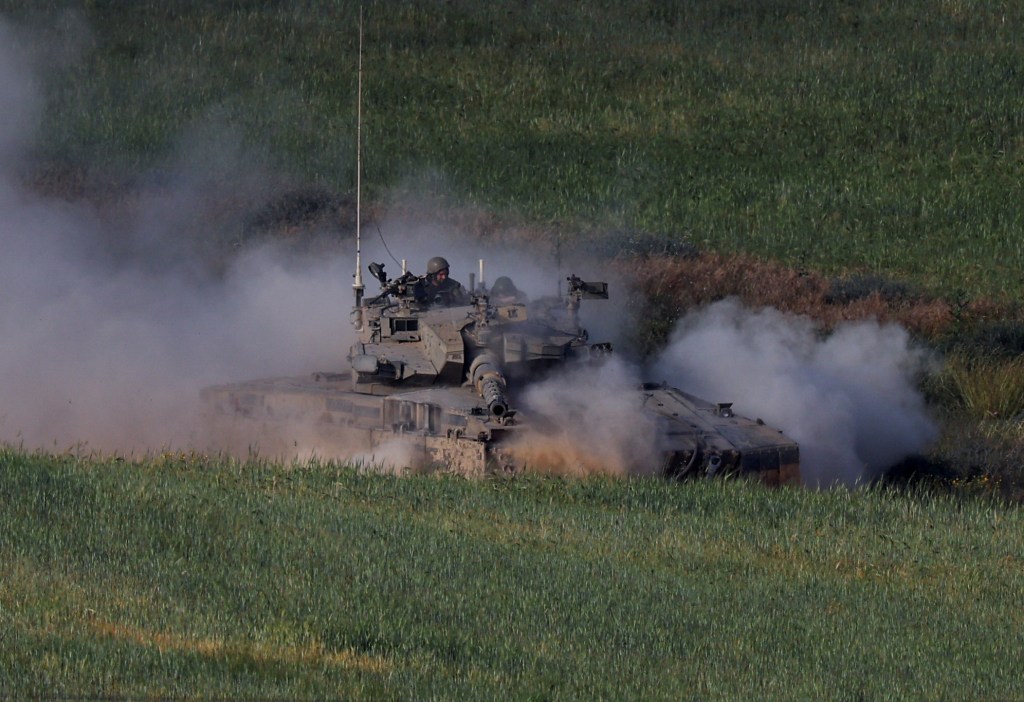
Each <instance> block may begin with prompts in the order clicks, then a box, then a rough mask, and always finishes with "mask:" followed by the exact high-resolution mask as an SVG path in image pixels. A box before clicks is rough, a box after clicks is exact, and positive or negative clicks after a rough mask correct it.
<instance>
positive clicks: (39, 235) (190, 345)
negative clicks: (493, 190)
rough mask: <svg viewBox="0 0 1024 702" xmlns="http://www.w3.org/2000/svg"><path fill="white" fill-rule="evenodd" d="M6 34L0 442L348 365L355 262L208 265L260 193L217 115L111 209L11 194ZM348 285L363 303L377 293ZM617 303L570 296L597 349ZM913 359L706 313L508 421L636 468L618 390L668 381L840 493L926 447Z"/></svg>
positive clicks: (127, 429) (154, 415)
mask: <svg viewBox="0 0 1024 702" xmlns="http://www.w3.org/2000/svg"><path fill="white" fill-rule="evenodd" d="M16 39H17V41H16ZM22 39H23V37H20V36H19V35H18V33H17V31H16V30H15V29H13V28H12V27H10V26H9V25H6V24H4V23H3V21H2V19H0V104H3V105H4V109H5V119H4V120H3V121H2V122H0V338H2V342H0V441H5V442H10V443H14V444H20V445H23V446H25V447H28V448H44V449H49V450H58V451H64V450H68V449H75V450H87V451H88V450H95V451H102V452H114V453H121V454H126V453H143V452H152V451H160V450H168V449H171V450H177V449H191V448H199V449H200V450H202V449H205V448H207V447H208V446H209V445H210V438H211V437H208V436H205V435H204V427H203V426H202V424H201V423H200V421H199V417H200V414H201V413H200V407H199V390H200V388H202V387H203V386H205V385H209V384H214V383H224V382H231V381H239V380H246V379H249V378H259V377H267V376H276V375H301V374H304V373H309V372H313V371H317V370H327V371H334V370H339V369H344V364H345V360H344V359H345V355H346V353H347V349H348V347H349V345H350V344H351V343H352V342H353V341H354V334H353V332H352V331H351V326H350V325H349V322H348V314H349V310H350V305H351V300H352V288H351V285H352V272H353V270H354V261H353V257H352V254H351V253H348V252H346V253H339V252H334V253H331V254H330V255H324V254H323V252H321V253H319V254H317V255H306V254H302V253H295V252H290V251H284V250H283V249H282V247H281V246H279V245H274V244H267V245H265V246H259V247H253V246H248V245H247V246H246V247H244V248H243V249H240V252H239V253H238V254H237V255H235V256H234V257H232V258H231V259H230V261H228V262H227V264H226V269H225V270H219V271H216V272H212V271H210V270H209V266H208V262H209V261H208V260H209V254H210V252H211V251H212V250H215V249H216V248H217V246H218V245H219V244H221V243H223V242H222V241H220V240H219V239H218V237H223V236H225V232H228V233H230V232H231V231H233V230H235V229H237V227H238V222H237V221H235V220H233V219H232V218H233V217H237V216H241V215H240V214H239V213H241V212H243V211H244V207H243V205H244V204H245V203H251V202H258V201H260V200H264V201H265V200H266V199H267V198H268V197H271V196H272V195H273V193H274V188H275V187H276V186H275V182H277V181H275V179H274V178H273V177H271V176H270V175H268V174H267V173H266V171H264V170H262V168H261V166H260V165H259V163H254V162H253V161H252V159H251V156H250V155H249V154H247V153H246V151H245V149H244V148H243V147H242V145H241V143H240V142H239V140H237V139H235V138H234V137H233V136H232V134H231V131H230V129H228V128H226V127H223V125H217V124H216V123H215V120H214V125H213V127H211V126H210V125H209V124H207V125H200V126H199V127H197V128H196V129H194V130H192V131H190V132H189V133H186V134H185V135H183V136H182V138H181V143H180V148H179V149H178V153H177V154H176V156H175V158H174V159H172V160H171V162H170V163H168V164H166V165H165V167H164V168H163V169H162V170H161V172H160V173H158V174H153V175H152V176H151V178H150V181H149V182H146V183H142V184H140V185H139V186H138V187H137V188H136V189H135V190H133V194H132V196H131V198H130V199H129V200H128V201H124V202H118V203H116V207H113V208H112V207H109V206H108V207H102V206H99V205H95V204H88V203H85V202H67V201H64V200H61V199H57V198H55V197H44V196H41V195H39V194H38V193H36V192H34V191H31V190H29V189H27V188H25V187H24V186H23V185H22V184H21V181H20V180H19V176H18V173H17V168H16V165H17V164H23V163H24V162H25V161H26V160H27V159H28V154H30V153H31V151H32V147H33V144H34V141H35V139H36V138H37V135H36V134H35V128H36V125H38V124H39V122H40V116H41V112H40V111H41V109H42V107H43V100H42V98H41V94H40V92H39V83H38V81H37V79H36V77H35V75H34V71H35V70H36V68H37V67H36V66H34V65H33V61H32V58H31V56H32V53H31V52H27V53H26V52H22V51H20V50H19V49H18V47H20V46H24V45H25V44H26V43H29V44H30V43H31V42H26V41H22ZM363 241H364V246H363V252H362V255H363V264H364V266H365V265H366V264H368V263H369V262H370V261H378V262H386V263H387V267H388V273H389V275H390V276H391V277H396V276H397V275H398V274H399V272H400V264H399V263H398V262H397V261H393V260H392V258H391V254H392V252H393V253H394V254H395V255H396V256H397V257H399V258H402V257H404V258H406V259H407V263H408V266H409V269H410V270H412V271H413V272H414V273H422V272H423V270H424V267H425V264H426V261H427V259H429V258H430V257H432V256H436V255H442V256H445V257H446V258H448V259H449V261H450V262H451V264H452V275H453V277H454V278H456V279H458V280H460V281H462V282H463V284H468V282H469V280H468V279H469V274H470V273H471V272H472V273H477V272H478V259H479V257H480V253H482V252H484V251H485V252H486V258H487V267H486V270H485V279H486V281H487V282H493V281H494V280H495V279H496V277H497V276H499V275H510V276H512V277H513V279H514V280H515V282H516V284H517V285H518V286H519V288H520V289H522V290H524V291H525V292H527V293H528V294H529V295H530V296H531V297H532V298H537V297H540V296H549V295H553V294H555V293H556V292H557V291H558V286H559V284H561V285H562V286H563V289H564V275H565V273H566V272H577V273H579V274H580V275H581V276H582V277H584V278H587V279H600V277H602V275H601V273H600V272H597V270H596V268H594V267H589V268H585V269H580V270H571V269H570V267H569V266H562V267H561V268H560V269H559V268H558V267H556V265H555V264H554V262H545V261H544V256H543V255H541V253H540V252H538V251H536V250H523V249H522V247H520V248H518V249H516V248H514V247H510V248H506V249H503V250H497V249H496V248H495V247H494V245H493V243H492V242H488V243H487V246H486V247H484V246H482V245H481V244H480V242H476V243H475V244H474V243H473V242H467V241H466V240H465V237H461V236H459V235H458V234H457V233H453V232H450V231H446V230H445V229H444V227H442V226H441V225H438V224H430V223H423V222H420V221H409V220H408V219H402V218H401V217H399V216H397V215H394V216H391V217H390V218H384V219H382V220H381V223H380V227H379V232H378V228H377V227H376V226H372V227H367V228H364V230H363ZM389 249H390V251H389ZM364 277H367V278H368V276H367V274H366V273H365V268H364ZM365 283H366V288H367V294H368V295H373V294H376V283H375V281H373V280H369V279H367V280H366V281H365ZM613 289H617V290H624V289H625V288H624V286H621V285H619V286H617V287H615V288H613ZM620 302H621V301H620ZM609 305H610V306H609ZM616 310H620V311H621V308H620V307H617V306H616V303H615V302H614V301H613V302H612V303H606V302H594V303H588V304H585V305H584V307H583V310H582V314H583V320H584V324H585V325H586V326H588V328H590V330H591V333H592V338H593V340H595V341H603V340H606V339H611V340H615V339H614V333H615V322H616V320H617V319H618V318H619V316H618V315H619V312H616ZM620 331H621V330H620ZM924 362H925V359H924V357H923V355H922V354H921V353H920V352H918V351H915V350H914V349H913V347H912V345H911V344H910V342H909V339H908V336H907V334H906V332H905V331H904V330H902V329H901V328H899V327H896V326H891V325H878V324H874V323H870V322H865V323H858V324H849V325H846V326H843V327H840V328H839V329H837V330H836V331H835V333H833V334H832V335H830V336H828V337H827V338H824V339H822V338H820V336H819V334H818V332H817V329H816V328H815V327H814V325H813V324H812V323H811V322H810V321H808V320H805V319H801V318H795V317H791V316H787V315H783V314H781V313H779V312H776V311H773V310H760V311H755V310H748V309H744V308H743V307H741V306H740V305H738V304H737V303H735V302H724V303H719V304H717V305H714V306H712V307H710V308H708V309H706V310H703V311H699V312H695V313H694V314H692V315H690V316H688V317H686V318H685V319H684V320H683V321H682V322H681V323H680V325H679V327H678V328H677V330H676V331H675V333H674V334H673V335H672V340H671V343H670V345H669V347H668V348H667V349H665V351H664V353H663V354H661V356H660V358H659V359H658V360H657V362H656V363H654V364H653V365H652V366H651V367H650V368H642V367H640V366H639V365H635V364H630V363H628V362H626V361H622V360H618V359H616V360H614V361H612V362H610V363H607V364H605V365H604V366H602V367H600V368H594V367H587V368H577V369H575V370H572V371H569V372H567V373H563V374H560V375H558V376H556V377H552V378H549V379H548V380H545V381H543V382H541V383H538V384H536V385H535V386H533V387H531V388H529V389H527V390H526V391H524V393H522V394H521V395H520V396H519V398H518V399H519V401H521V407H520V408H519V409H520V411H521V412H522V413H523V414H524V416H525V415H532V416H536V417H540V418H544V419H545V420H547V421H544V422H537V424H542V425H543V426H545V427H547V428H546V429H545V431H544V432H543V433H542V435H541V436H535V437H533V439H532V440H531V441H530V442H529V444H528V445H527V446H526V447H525V448H523V450H524V451H526V452H527V454H526V455H527V459H528V460H532V461H533V462H535V463H536V464H538V465H539V464H543V463H555V464H558V465H561V466H564V467H565V468H566V469H567V470H569V471H571V472H592V471H604V472H612V473H624V472H635V471H636V470H637V466H641V470H643V469H644V467H648V468H652V469H653V467H654V466H656V465H657V456H656V455H654V453H655V452H654V451H653V449H652V447H654V446H656V444H657V441H656V427H655V425H654V423H653V422H648V421H644V420H640V419H638V417H639V416H640V412H639V403H640V401H641V400H640V394H639V393H637V392H636V391H635V388H636V387H637V385H638V384H639V382H640V381H641V379H648V380H655V381H660V380H666V381H668V382H669V383H670V384H672V385H677V386H679V387H681V388H683V389H685V390H687V391H688V392H693V393H694V394H696V395H698V396H702V397H705V398H706V399H708V400H711V401H726V402H729V401H731V402H734V403H735V407H736V410H737V411H738V412H739V413H741V414H745V415H748V416H753V417H761V418H763V419H764V420H765V421H766V422H767V423H769V424H770V425H773V426H777V427H779V428H781V429H783V430H784V431H785V432H786V433H787V434H788V435H789V436H791V437H792V438H794V439H796V440H797V441H799V442H800V444H801V452H802V466H803V472H804V478H805V482H807V483H809V484H811V485H818V486H828V485H832V484H835V483H840V484H846V485H854V484H857V483H860V482H862V481H865V480H869V479H871V478H872V477H874V476H876V475H877V474H878V473H879V472H880V471H882V470H884V469H885V468H886V467H888V466H889V465H891V464H893V463H895V462H896V461H898V460H899V459H900V458H901V457H903V456H906V455H908V454H910V453H913V452H916V451H919V450H921V449H922V448H923V447H925V446H926V445H927V443H928V442H929V441H930V440H931V439H932V438H933V437H934V436H935V434H936V428H935V426H934V424H933V423H932V421H931V420H930V419H929V417H928V415H927V412H926V410H925V407H924V402H923V400H922V398H921V397H920V395H919V394H918V393H917V392H916V390H915V388H914V383H913V377H914V374H915V373H916V372H917V370H918V369H920V368H921V365H922V363H924ZM531 423H533V422H531ZM360 450H362V449H360ZM321 455H322V454H321ZM356 455H357V456H359V457H361V458H363V459H364V460H366V461H368V462H376V461H387V462H391V461H399V462H400V461H403V460H405V458H404V457H403V456H395V455H391V453H390V452H389V451H383V452H379V453H378V454H358V453H357V454H356Z"/></svg>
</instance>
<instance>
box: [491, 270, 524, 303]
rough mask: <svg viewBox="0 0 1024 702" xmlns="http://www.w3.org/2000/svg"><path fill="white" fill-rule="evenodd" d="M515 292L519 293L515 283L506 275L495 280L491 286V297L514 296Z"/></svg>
mask: <svg viewBox="0 0 1024 702" xmlns="http://www.w3.org/2000/svg"><path fill="white" fill-rule="evenodd" d="M517 294H519V291H518V290H517V289H516V286H515V283H513V282H512V279H511V278H509V277H508V276H507V275H503V276H501V277H500V278H498V279H497V280H495V281H494V285H492V286H491V296H492V297H501V298H506V297H515V296H516V295H517Z"/></svg>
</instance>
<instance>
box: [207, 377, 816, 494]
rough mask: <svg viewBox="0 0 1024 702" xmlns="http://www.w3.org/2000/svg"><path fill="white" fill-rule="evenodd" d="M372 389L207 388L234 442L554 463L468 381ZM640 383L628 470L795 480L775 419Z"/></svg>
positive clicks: (435, 458)
mask: <svg viewBox="0 0 1024 702" xmlns="http://www.w3.org/2000/svg"><path fill="white" fill-rule="evenodd" d="M367 389H368V388H366V387H365V386H360V391H359V392H357V391H356V390H355V389H354V386H353V384H352V380H351V376H350V375H349V374H345V375H341V374H328V373H315V374H312V375H310V376H303V377H291V378H275V379H267V380H258V381H251V382H244V383H236V384H229V385H218V386H211V387H208V388H205V389H204V390H203V391H202V397H203V400H204V405H205V407H206V412H207V423H208V426H209V428H210V431H211V432H212V433H213V435H215V436H216V437H217V441H218V443H219V445H220V447H222V448H227V449H228V450H231V451H232V452H235V453H249V454H252V453H258V454H259V455H262V456H265V457H271V458H279V459H288V458H306V457H310V456H317V457H319V458H323V459H333V460H339V461H349V462H355V463H360V464H365V465H370V466H373V467H374V468H376V469H386V470H395V471H398V472H406V471H417V472H419V471H422V472H429V471H444V472H453V473H457V474H460V475H464V476H468V477H477V476H484V475H490V474H514V473H518V472H522V471H524V470H528V469H536V470H545V469H547V468H549V467H548V466H540V465H536V464H533V465H531V464H530V460H529V459H527V458H525V456H524V453H523V452H522V451H519V450H517V447H518V446H523V445H524V444H529V442H530V437H531V431H535V430H539V429H541V428H540V427H538V428H534V429H531V426H530V421H529V419H528V418H527V419H525V420H524V418H522V417H521V416H518V415H517V416H515V417H512V416H507V417H503V418H497V417H495V416H494V415H493V413H492V412H490V411H489V410H488V407H487V406H486V403H485V402H484V401H483V400H482V399H481V397H480V396H479V394H477V393H476V392H474V390H473V389H472V388H471V387H470V386H452V387H439V388H425V389H420V390H406V391H401V392H390V393H389V392H387V390H388V388H387V387H381V388H377V390H378V391H379V393H372V392H369V393H368V392H366V390H367ZM369 390H371V391H372V390H374V388H369ZM637 392H639V393H640V394H641V400H642V406H643V410H642V411H643V414H644V415H645V418H646V420H647V421H650V422H655V423H656V424H657V438H656V442H657V446H656V447H655V449H656V450H655V451H653V452H652V453H651V454H650V455H654V456H656V457H657V458H656V459H654V460H655V462H656V465H653V466H652V465H637V466H632V467H631V472H636V473H644V474H649V473H652V472H653V473H660V474H663V475H665V476H666V477H670V478H678V479H684V478H692V477H700V476H716V475H723V476H724V475H732V476H746V477H751V478H756V479H758V480H761V481H762V482H764V483H766V484H769V485H786V484H797V483H799V481H800V469H799V448H798V446H797V444H796V443H795V442H794V441H792V440H791V439H789V438H788V437H786V436H785V435H784V434H782V433H781V432H780V431H778V430H777V429H773V428H771V427H768V426H767V425H765V424H764V423H763V422H761V421H760V420H752V419H748V418H746V417H742V416H738V415H734V414H733V413H732V411H731V408H730V407H729V406H728V405H718V404H714V403H710V402H707V401H705V400H702V399H700V398H697V397H694V396H692V395H689V394H687V393H685V392H683V391H681V390H679V389H677V388H672V387H668V386H664V385H653V384H650V385H644V386H642V387H640V388H638V390H637ZM225 444H227V445H226V446H225ZM644 461H645V462H648V463H649V462H650V461H651V459H650V457H649V456H648V457H647V458H645V459H644ZM570 469H571V467H570Z"/></svg>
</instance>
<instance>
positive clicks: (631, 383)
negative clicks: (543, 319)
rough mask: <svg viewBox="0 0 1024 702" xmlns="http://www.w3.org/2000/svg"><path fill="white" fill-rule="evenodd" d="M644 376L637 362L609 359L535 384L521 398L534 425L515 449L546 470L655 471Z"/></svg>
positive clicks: (654, 427)
mask: <svg viewBox="0 0 1024 702" xmlns="http://www.w3.org/2000/svg"><path fill="white" fill-rule="evenodd" d="M640 382H641V381H640V376H639V373H638V369H637V368H636V367H633V366H631V365H630V364H627V363H626V362H624V361H622V360H620V359H611V360H608V361H606V362H605V363H603V364H601V365H600V366H591V365H586V366H580V367H577V368H574V369H572V370H570V371H568V372H565V373H559V374H557V375H556V376H553V377H551V378H548V379H546V380H543V381H541V382H538V383H536V384H534V385H531V386H530V387H528V388H527V389H526V391H525V393H523V395H522V397H521V402H522V405H523V408H524V410H525V411H526V414H527V415H528V416H529V417H530V426H531V428H534V429H535V430H536V431H535V432H533V433H531V435H530V436H529V437H526V438H524V439H523V440H522V441H520V442H519V443H518V444H516V445H515V446H514V447H513V448H514V450H515V452H516V455H517V456H518V457H519V458H520V459H521V460H523V461H524V462H525V463H526V465H527V467H533V469H534V470H538V471H544V472H559V473H566V474H573V475H582V474H589V473H609V474H614V475H627V474H637V473H645V472H646V473H654V472H655V468H656V467H657V466H658V457H657V448H656V447H657V445H658V436H657V431H658V427H657V424H656V423H655V422H654V420H652V419H650V418H649V417H647V416H646V415H644V413H643V398H642V395H641V394H640V393H639V392H637V388H638V386H639V385H640Z"/></svg>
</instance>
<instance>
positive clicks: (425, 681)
mask: <svg viewBox="0 0 1024 702" xmlns="http://www.w3.org/2000/svg"><path fill="white" fill-rule="evenodd" d="M0 495H2V496H3V497H2V498H0V626H2V631H3V634H2V636H3V646H0V673H2V675H0V695H3V694H7V695H12V696H15V697H18V696H23V695H46V696H52V695H74V696H82V695H84V696H89V695H97V696H99V695H106V696H110V695H114V696H130V697H133V698H134V697H138V696H152V695H160V696H173V697H174V698H176V699H177V698H181V697H198V696H206V697H216V698H223V697H230V698H246V699H313V698H316V699H323V698H332V699H335V698H338V699H380V698H396V697H397V698H402V699H426V698H436V699H467V698H471V699H485V698H486V699H490V698H496V697H499V696H500V697H503V698H506V699H595V698H611V699H689V698H699V699H736V698H737V697H746V696H749V695H752V694H753V695H756V696H757V697H758V698H765V699H829V698H832V699H850V698H864V699H964V698H970V699H1016V698H1019V697H1021V696H1022V695H1024V689H1022V680H1021V678H1020V676H1019V675H1018V660H1017V658H1018V654H1019V644H1020V627H1021V614H1020V613H1021V611H1022V605H1024V602H1021V600H1020V596H1021V592H1024V581H1022V578H1024V571H1022V569H1021V558H1022V556H1021V554H1022V553H1024V541H1022V540H1024V523H1022V520H1021V518H1022V515H1021V512H1020V510H1019V509H1008V508H1006V507H1004V506H1000V505H998V504H992V503H985V502H978V501H970V500H968V501H966V502H964V501H960V500H957V499H953V498H949V497H940V496H935V495H929V494H899V493H895V492H891V491H886V490H880V491H874V492H872V491H860V492H848V491H833V492H824V493H818V492H808V491H801V490H774V491H769V490H766V489H764V488H762V487H760V486H757V485H752V484H745V483H741V482H707V483H686V484H678V483H667V482H662V481H657V480H622V481H619V480H611V479H588V480H558V479H551V478H545V479H541V478H525V479H517V480H508V481H505V480H497V481H483V482H469V481H465V480H462V479H457V478H443V477H441V478H438V477H423V478H412V479H402V478H394V477H382V476H379V475H377V476H371V475H360V474H358V473H357V472H355V471H353V470H351V469H344V468H338V467H336V466H333V465H320V464H312V465H306V466H301V467H292V468H286V467H280V466H278V467H274V466H271V465H265V464H248V465H246V464H240V463H235V462H230V461H224V460H211V459H207V458H204V457H201V456H188V455H168V456H163V457H159V458H156V459H155V460H151V461H147V462H145V463H129V462H120V461H95V460H89V459H78V458H74V457H69V456H61V457H52V456H40V455H26V454H24V453H19V452H17V451H13V450H10V449H5V450H2V451H0Z"/></svg>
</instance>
